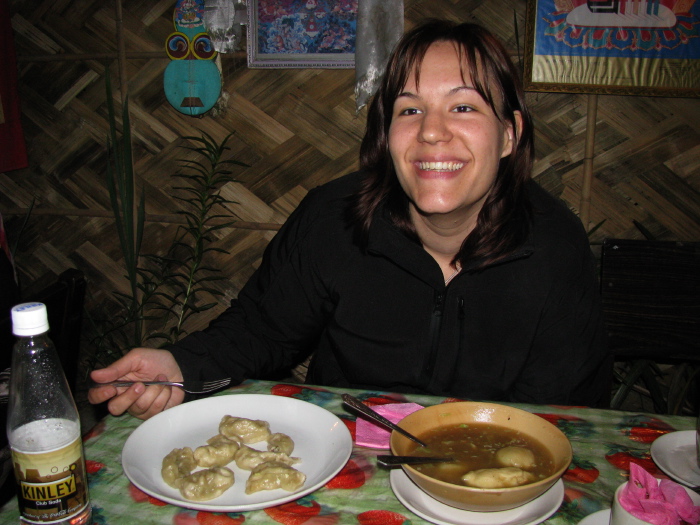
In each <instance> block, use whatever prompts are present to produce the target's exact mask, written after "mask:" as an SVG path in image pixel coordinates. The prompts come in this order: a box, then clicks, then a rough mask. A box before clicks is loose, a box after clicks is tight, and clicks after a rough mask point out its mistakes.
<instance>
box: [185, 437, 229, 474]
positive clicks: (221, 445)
mask: <svg viewBox="0 0 700 525" xmlns="http://www.w3.org/2000/svg"><path fill="white" fill-rule="evenodd" d="M207 443H208V444H207V445H203V446H201V447H197V448H196V449H194V459H195V460H196V461H197V465H199V466H200V467H205V468H210V467H224V466H226V465H228V464H229V463H231V461H233V458H234V456H235V455H236V452H238V449H239V448H240V445H239V444H238V442H237V441H233V440H231V439H228V438H226V437H225V436H223V435H221V434H218V435H216V436H214V437H213V438H210V439H209V440H208V441H207Z"/></svg>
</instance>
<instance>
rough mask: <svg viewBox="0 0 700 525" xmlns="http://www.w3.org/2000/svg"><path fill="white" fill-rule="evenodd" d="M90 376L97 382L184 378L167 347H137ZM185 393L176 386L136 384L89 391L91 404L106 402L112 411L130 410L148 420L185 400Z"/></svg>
mask: <svg viewBox="0 0 700 525" xmlns="http://www.w3.org/2000/svg"><path fill="white" fill-rule="evenodd" d="M90 377H91V378H92V380H93V381H95V382H96V383H107V382H110V381H117V380H119V381H152V380H157V381H182V379H183V378H182V372H181V371H180V367H179V366H178V364H177V362H176V361H175V358H174V357H173V355H172V354H171V353H170V352H168V351H167V350H155V349H153V348H134V349H133V350H131V351H130V352H129V353H128V354H126V355H125V356H124V357H122V358H121V359H119V360H117V361H115V362H114V363H112V364H111V365H109V366H108V367H107V368H101V369H99V370H93V371H92V373H91V374H90ZM184 398H185V393H184V392H183V391H182V390H181V389H180V388H177V387H170V386H163V385H152V386H149V387H146V386H145V385H143V384H142V383H136V384H135V385H132V386H130V387H128V388H125V387H119V388H117V387H114V386H104V387H93V388H91V389H90V391H89V392H88V400H89V401H90V403H93V404H98V403H103V402H105V401H109V402H108V403H107V407H108V408H109V411H110V413H111V414H113V415H115V416H117V415H120V414H123V413H124V412H129V414H131V415H132V416H135V417H137V418H139V419H148V418H149V417H152V416H154V415H156V414H158V413H160V412H162V411H163V410H166V409H168V408H170V407H173V406H175V405H179V404H180V403H182V400H183V399H184Z"/></svg>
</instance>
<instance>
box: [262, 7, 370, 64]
mask: <svg viewBox="0 0 700 525" xmlns="http://www.w3.org/2000/svg"><path fill="white" fill-rule="evenodd" d="M357 3H358V0H249V1H248V67H254V68H255V67H258V68H311V67H313V68H350V69H351V68H353V67H355V35H356V32H357Z"/></svg>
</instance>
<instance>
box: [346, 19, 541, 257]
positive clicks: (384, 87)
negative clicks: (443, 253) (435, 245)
mask: <svg viewBox="0 0 700 525" xmlns="http://www.w3.org/2000/svg"><path fill="white" fill-rule="evenodd" d="M436 42H453V43H454V44H455V46H456V48H457V49H458V52H459V53H460V57H461V58H462V63H463V64H464V65H465V68H466V73H468V75H469V77H470V78H471V80H472V83H473V85H474V88H475V89H476V91H477V92H478V93H479V94H480V95H481V97H482V98H483V99H484V100H485V101H486V102H487V103H488V104H489V105H490V106H491V108H492V109H493V111H494V113H495V114H496V116H497V117H498V118H499V120H501V122H503V123H504V124H506V125H508V124H509V125H511V126H512V127H513V130H514V132H515V139H516V140H515V145H514V149H513V152H512V153H511V154H510V155H508V156H506V157H504V158H502V159H501V161H500V164H499V169H498V174H497V176H496V180H495V182H494V185H493V188H492V190H491V192H490V193H489V196H488V198H487V200H486V202H485V203H484V206H483V208H482V209H481V211H480V213H479V216H478V219H477V224H476V227H475V228H474V230H472V232H471V233H470V234H469V235H468V236H467V238H466V239H465V240H464V242H463V244H462V248H461V249H460V251H459V253H458V254H457V256H456V261H459V262H460V264H461V266H462V267H466V266H470V267H472V268H473V267H474V265H475V263H476V267H477V268H481V267H483V266H484V265H486V264H490V263H493V262H495V261H497V260H499V259H502V258H504V257H507V256H508V255H509V254H511V253H512V252H513V251H514V250H516V249H517V248H518V246H520V245H521V244H522V243H523V241H524V240H525V238H526V237H527V235H528V232H529V225H530V215H531V211H530V205H529V202H528V199H527V196H526V194H525V184H526V182H527V181H528V179H529V178H530V173H531V171H532V163H533V157H534V144H533V127H532V117H531V116H530V113H529V111H528V109H527V106H526V105H525V97H524V93H523V90H522V87H521V85H520V81H519V79H518V72H517V70H516V69H515V67H514V66H513V64H512V62H511V61H510V58H509V57H508V54H507V52H506V51H505V49H504V48H503V46H502V44H501V43H500V42H499V41H498V40H497V39H496V38H495V37H494V36H493V35H492V34H491V33H490V32H489V31H487V30H486V29H484V28H483V27H481V26H478V25H475V24H469V23H464V24H456V23H453V22H449V21H442V20H431V21H428V22H426V23H424V24H422V25H420V26H418V27H416V28H414V29H413V30H411V31H409V32H408V33H406V34H405V35H404V37H403V38H402V39H401V41H400V42H399V43H398V45H397V47H396V49H395V50H394V52H393V53H392V55H391V57H390V58H389V63H388V65H387V69H386V72H385V74H384V78H383V80H382V83H381V85H380V87H379V89H378V91H377V93H376V94H375V96H374V98H373V99H372V103H371V105H370V107H369V112H368V115H367V128H366V130H365V136H364V138H363V140H362V145H361V148H360V167H361V169H362V170H363V171H365V178H364V180H363V187H362V190H361V191H360V193H359V195H358V196H357V198H356V201H355V205H354V209H353V211H354V214H355V219H356V220H357V228H358V233H359V234H360V239H366V236H367V233H368V231H369V228H370V225H371V223H372V220H373V219H374V217H375V214H376V212H377V210H378V208H379V207H380V205H381V204H382V203H385V205H386V206H387V209H388V211H389V213H390V215H391V217H392V220H393V221H394V223H395V224H396V226H397V227H399V228H401V229H402V230H403V231H404V232H405V233H406V234H407V235H409V236H412V237H414V238H416V239H417V235H416V233H415V229H414V227H413V224H412V222H411V219H410V215H409V209H408V197H407V196H406V195H405V193H404V192H403V190H402V189H401V186H400V185H399V181H398V179H397V176H396V172H395V170H394V164H393V161H392V159H391V155H390V153H389V127H390V125H391V119H392V112H393V108H394V101H395V100H396V99H397V98H398V96H399V94H400V93H401V92H402V91H403V89H404V86H405V85H406V82H407V80H408V76H409V75H410V74H411V72H414V73H415V75H416V83H418V80H419V75H420V65H421V63H422V61H423V58H424V57H425V53H426V51H427V50H428V48H429V47H430V46H431V45H432V44H434V43H436ZM462 76H463V77H465V72H464V71H463V72H462ZM516 111H518V112H520V114H521V115H522V130H521V131H520V133H518V126H517V123H516V117H515V112H516ZM456 261H455V262H456Z"/></svg>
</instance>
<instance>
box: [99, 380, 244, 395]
mask: <svg viewBox="0 0 700 525" xmlns="http://www.w3.org/2000/svg"><path fill="white" fill-rule="evenodd" d="M136 383H143V384H144V385H146V386H151V385H166V386H176V387H178V388H182V389H183V390H184V391H185V392H187V393H188V394H208V393H209V392H213V391H215V390H219V389H221V388H224V387H225V386H228V385H229V384H230V383H231V378H230V377H227V378H226V379H217V380H215V381H184V382H182V381H112V382H110V383H96V382H94V381H92V382H91V384H90V388H98V387H102V386H116V387H122V386H123V387H127V386H131V385H135V384H136Z"/></svg>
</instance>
